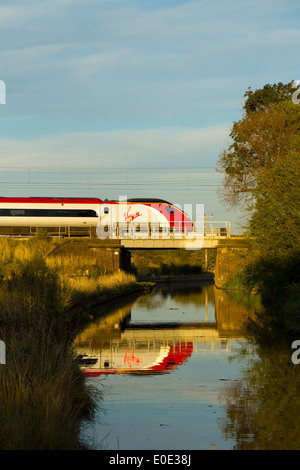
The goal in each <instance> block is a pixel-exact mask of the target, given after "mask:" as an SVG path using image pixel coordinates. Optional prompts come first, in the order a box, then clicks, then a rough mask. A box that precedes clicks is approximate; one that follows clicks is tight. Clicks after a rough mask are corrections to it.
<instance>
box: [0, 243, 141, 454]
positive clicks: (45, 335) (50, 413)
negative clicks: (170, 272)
mask: <svg viewBox="0 0 300 470" xmlns="http://www.w3.org/2000/svg"><path fill="white" fill-rule="evenodd" d="M51 249H52V246H51V242H50V241H49V240H43V239H42V240H41V239H40V240H39V239H38V238H37V239H31V240H26V241H25V240H24V241H15V240H8V239H0V277H1V284H0V339H1V340H3V341H4V342H5V345H6V364H3V365H0V382H1V398H0V422H1V428H0V449H2V450H9V449H25V450H27V449H28V450H29V449H33V450H40V449H45V450H48V449H50V450H59V449H82V448H84V446H83V445H82V443H81V442H80V441H79V433H80V427H81V423H82V421H83V419H85V420H86V419H87V418H90V419H92V417H93V411H94V396H95V391H94V390H92V389H90V388H88V387H87V385H86V381H85V379H84V376H83V374H82V373H81V371H80V369H79V366H78V363H77V359H76V356H75V354H74V352H73V350H72V342H73V339H74V337H75V336H76V334H77V333H78V330H77V327H78V325H79V324H80V322H81V321H82V320H83V319H84V318H85V316H86V314H87V313H88V312H89V307H91V306H92V305H93V304H95V303H97V302H98V303H99V302H105V301H108V300H109V299H111V298H116V297H120V296H121V295H124V294H127V293H129V292H133V291H134V290H137V289H138V284H137V283H136V279H135V277H134V276H132V275H126V274H124V273H116V274H112V275H109V276H104V275H99V273H97V272H92V273H88V272H86V267H85V266H81V267H80V266H77V265H76V264H75V266H74V264H73V263H74V260H72V259H69V265H68V260H65V262H64V269H62V268H61V266H59V263H58V262H56V264H55V261H53V260H52V259H51V260H50V258H48V257H47V255H48V253H49V252H50V251H51ZM74 273H75V274H74Z"/></svg>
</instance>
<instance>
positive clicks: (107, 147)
mask: <svg viewBox="0 0 300 470" xmlns="http://www.w3.org/2000/svg"><path fill="white" fill-rule="evenodd" d="M228 134H229V131H228V128H227V127H226V126H220V127H212V128H206V129H188V128H177V127H176V128H170V127H166V128H158V129H146V130H138V129H137V130H132V129H126V130H114V131H113V130H112V131H106V132H78V133H66V134H58V135H52V136H49V137H46V138H43V139H42V138H39V139H34V140H27V139H26V140H23V141H17V140H10V139H3V138H2V139H0V146H1V149H2V150H1V157H0V166H11V165H12V162H13V166H46V167H47V166H48V167H49V166H69V165H70V166H71V167H80V166H90V167H91V166H97V167H103V168H104V167H106V168H109V167H115V168H117V167H119V166H120V167H159V166H167V165H170V166H174V167H183V166H186V165H194V166H214V159H215V158H216V156H218V154H219V152H220V151H221V150H222V146H223V145H224V142H226V140H227V139H228Z"/></svg>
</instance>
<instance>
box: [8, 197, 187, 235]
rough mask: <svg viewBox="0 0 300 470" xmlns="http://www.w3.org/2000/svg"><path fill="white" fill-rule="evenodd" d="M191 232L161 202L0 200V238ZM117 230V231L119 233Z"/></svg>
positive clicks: (177, 214)
mask: <svg viewBox="0 0 300 470" xmlns="http://www.w3.org/2000/svg"><path fill="white" fill-rule="evenodd" d="M149 226H151V228H152V229H155V230H158V231H162V230H164V229H169V230H171V231H177V232H185V233H186V232H191V231H193V230H194V227H193V223H192V221H191V219H190V218H189V217H188V216H187V215H186V214H185V213H184V212H183V211H182V210H180V209H179V208H178V207H176V206H174V205H173V204H171V203H169V202H167V201H164V200H161V199H128V200H125V201H107V200H102V199H99V198H63V197H1V198H0V234H2V235H26V234H34V233H35V232H36V230H37V229H38V228H45V229H47V230H48V231H49V232H50V233H52V234H59V235H64V234H66V235H69V236H70V235H73V236H79V235H91V236H98V237H99V238H118V237H119V236H120V233H121V231H123V233H124V231H129V230H130V229H132V228H133V227H134V230H136V231H137V232H140V233H142V232H145V233H146V232H147V231H148V230H149ZM120 229H121V230H120Z"/></svg>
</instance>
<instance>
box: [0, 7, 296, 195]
mask: <svg viewBox="0 0 300 470" xmlns="http://www.w3.org/2000/svg"><path fill="white" fill-rule="evenodd" d="M299 19H300V5H299V2H298V1H296V0H272V1H271V0H265V1H263V2H262V1H258V0H251V1H249V0H239V1H237V0H227V1H226V2H225V1H221V0H215V1H209V0H85V1H78V0H52V1H51V2H49V1H45V0H27V1H26V2H21V1H16V0H10V2H4V1H2V0H0V58H1V62H0V63H1V67H0V80H3V81H4V82H5V85H6V104H0V125H1V130H0V148H1V152H0V170H1V169H2V168H3V167H32V168H34V167H45V168H46V167H47V168H59V167H64V168H69V169H72V168H81V167H84V168H97V169H99V168H100V169H101V168H103V169H105V168H115V169H124V170H128V169H131V168H145V169H146V168H151V169H157V171H158V172H159V171H160V169H164V171H167V169H168V168H172V169H174V168H176V169H180V168H187V169H188V170H189V171H192V169H193V168H195V169H196V170H197V171H199V170H201V169H212V170H213V171H214V169H215V167H216V163H217V160H218V157H219V155H220V153H221V152H222V150H223V149H225V148H227V147H228V145H229V144H230V137H229V134H230V129H231V126H232V124H233V122H234V121H237V120H239V119H240V118H241V117H242V104H243V101H244V93H245V92H246V91H247V89H248V87H251V88H252V89H253V90H255V89H257V88H261V87H263V86H264V85H265V84H266V83H271V84H273V83H278V82H283V83H288V82H290V81H291V80H297V79H300V71H299V66H298V64H297V62H298V57H299V44H300V29H299ZM2 179H3V178H2ZM0 186H1V183H0ZM5 191H6V190H5V188H4V189H3V190H2V194H3V192H4V193H5ZM5 194H6V193H5ZM153 197H155V195H153Z"/></svg>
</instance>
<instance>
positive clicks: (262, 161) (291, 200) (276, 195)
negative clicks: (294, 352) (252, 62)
mask: <svg viewBox="0 0 300 470" xmlns="http://www.w3.org/2000/svg"><path fill="white" fill-rule="evenodd" d="M293 91H294V89H293V88H292V86H291V84H287V85H283V84H282V83H279V84H277V85H266V86H265V87H263V88H262V89H261V90H256V91H255V92H252V91H251V90H248V92H246V94H245V97H246V98H247V99H246V101H245V104H244V111H243V117H242V119H241V120H240V121H238V122H235V123H234V124H233V127H232V130H231V138H232V140H233V143H232V144H231V145H230V146H229V148H228V149H227V150H224V151H223V152H222V153H221V155H220V158H219V162H218V169H219V171H221V172H223V173H224V180H223V189H222V191H221V195H222V197H223V199H225V201H226V202H227V204H229V205H231V206H234V205H240V206H242V207H243V208H244V209H246V211H247V213H248V215H249V229H250V230H249V231H250V234H251V235H252V239H253V246H254V247H255V248H256V253H258V256H257V257H256V259H255V262H254V263H252V265H248V267H247V269H246V270H245V271H244V273H243V279H244V282H245V286H247V285H248V286H251V288H252V289H253V288H254V289H256V290H257V291H259V292H260V294H261V296H262V300H263V304H264V307H265V308H266V309H267V311H268V312H269V313H271V312H272V315H273V316H274V317H275V316H278V315H280V316H281V317H282V318H283V317H285V318H286V317H289V319H290V320H292V319H296V317H297V315H298V314H297V312H298V311H299V307H300V298H299V293H300V283H299V273H298V270H297V269H296V267H297V265H299V249H298V247H299V246H300V243H299V242H300V192H299V188H300V105H298V104H295V103H293V101H292V99H291V95H292V93H293ZM278 306H279V307H280V308H279V309H278V308H277V307H278ZM297 328H298V327H297ZM297 328H296V329H297Z"/></svg>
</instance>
